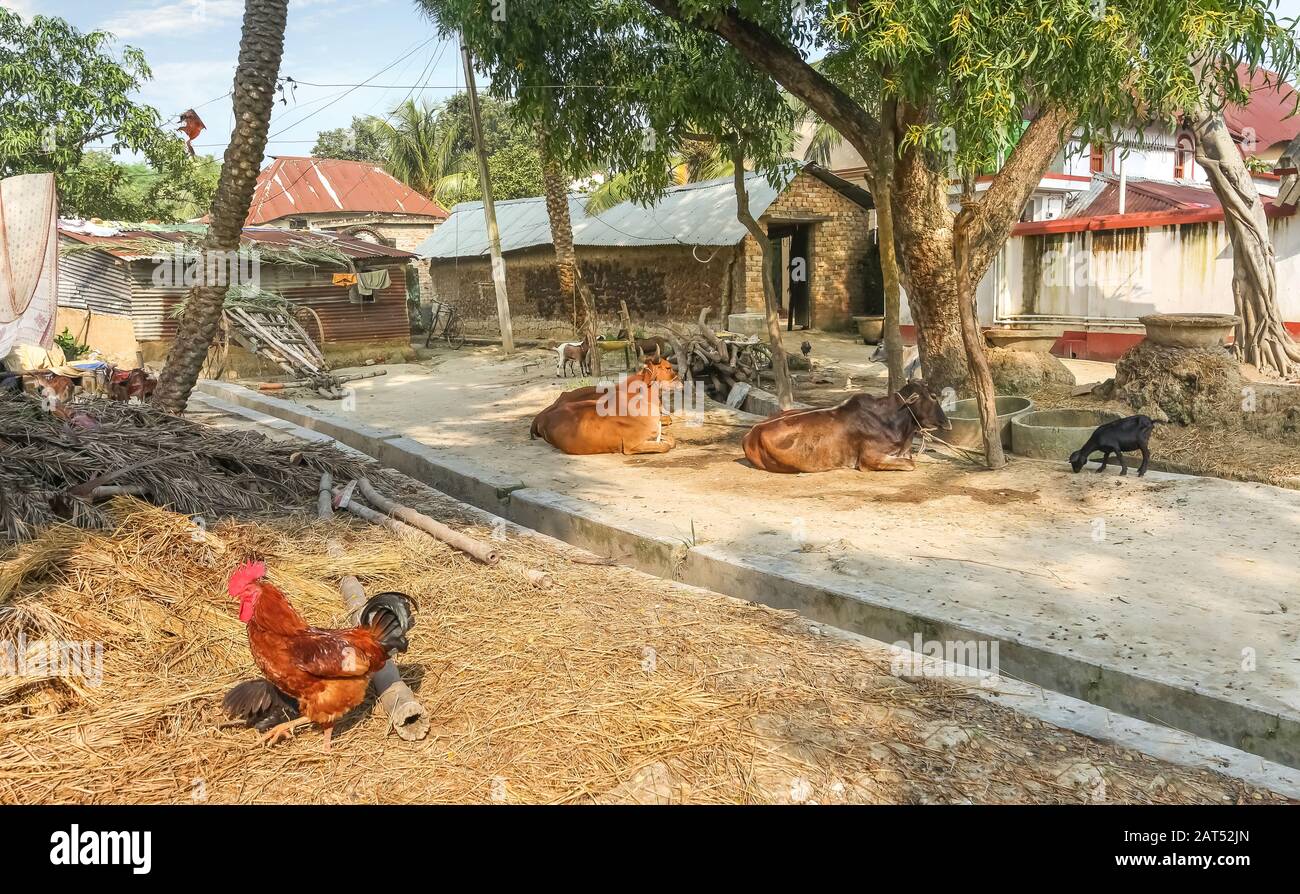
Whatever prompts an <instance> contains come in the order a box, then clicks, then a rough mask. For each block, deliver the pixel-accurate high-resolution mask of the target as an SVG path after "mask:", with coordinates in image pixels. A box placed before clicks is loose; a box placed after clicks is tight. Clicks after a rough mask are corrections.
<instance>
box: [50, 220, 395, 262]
mask: <svg viewBox="0 0 1300 894" xmlns="http://www.w3.org/2000/svg"><path fill="white" fill-rule="evenodd" d="M198 232H201V230H200V231H198ZM59 235H60V236H64V237H66V238H68V239H75V240H76V241H78V242H82V243H85V244H86V245H94V246H96V247H98V248H101V249H103V250H104V251H106V252H108V253H109V254H111V255H114V256H116V257H119V258H139V257H147V255H142V254H141V253H140V247H139V242H138V240H145V239H147V240H152V241H158V242H175V243H181V242H184V241H185V240H186V238H187V237H192V236H194V235H196V230H195V228H194V227H193V226H187V227H185V228H183V229H176V230H165V229H157V228H149V229H135V228H132V229H121V230H118V232H117V233H116V235H113V236H92V235H88V234H86V233H76V232H71V231H69V230H67V229H65V228H64V227H59ZM243 238H244V240H245V241H246V242H249V243H252V244H254V245H258V244H260V245H287V246H293V245H311V244H313V243H315V244H320V243H328V244H329V245H331V246H333V247H334V248H337V249H339V250H340V251H341V252H343V253H344V254H345V255H347V256H348V257H350V258H353V259H355V260H359V261H360V260H367V259H370V258H396V259H399V260H407V259H410V258H414V257H415V255H413V254H411V252H409V251H402V250H401V249H400V248H391V247H390V246H387V245H380V244H379V243H376V242H369V241H367V240H365V239H358V238H357V237H355V236H345V235H343V234H340V233H326V232H321V231H318V230H286V229H282V228H280V227H244V237H243Z"/></svg>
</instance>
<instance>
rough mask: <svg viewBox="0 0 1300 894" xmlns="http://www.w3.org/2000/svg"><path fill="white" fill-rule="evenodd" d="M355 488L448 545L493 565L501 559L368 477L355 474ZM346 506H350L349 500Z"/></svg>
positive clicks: (385, 510)
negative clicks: (391, 495) (388, 494)
mask: <svg viewBox="0 0 1300 894" xmlns="http://www.w3.org/2000/svg"><path fill="white" fill-rule="evenodd" d="M357 489H358V490H360V491H361V495H362V496H363V497H365V498H366V502H368V503H369V504H370V505H372V506H374V507H375V508H376V509H379V510H380V511H381V512H383V513H384V514H386V515H389V516H391V517H392V518H395V519H397V520H398V521H402V522H405V523H406V524H407V525H410V526H411V527H413V528H418V529H419V530H421V531H424V532H425V533H426V534H431V535H433V536H434V537H436V538H437V539H438V540H441V541H442V542H443V543H445V544H447V545H448V546H450V547H453V548H454V549H458V550H460V551H461V552H463V553H464V554H465V555H467V556H470V557H471V558H473V559H476V560H478V561H479V562H482V563H483V564H484V565H495V564H496V563H497V562H499V561H500V560H501V556H500V555H499V554H498V553H497V551H496V550H494V549H493V548H492V547H490V546H488V545H487V544H484V543H480V542H479V541H477V540H475V539H474V538H473V537H467V536H465V535H464V534H462V533H460V532H459V531H455V530H453V529H451V528H449V527H447V526H446V525H444V524H443V523H442V522H439V521H434V520H433V519H432V518H430V517H429V516H427V515H425V514H424V513H423V512H416V511H415V510H414V509H411V508H410V507H407V506H403V505H402V504H400V503H397V502H395V501H393V500H390V499H388V497H385V496H384V495H383V494H381V493H380V492H379V491H377V490H375V488H374V486H373V485H372V484H371V483H370V481H369V479H366V478H358V479H357ZM348 508H349V509H351V508H352V507H351V505H350V504H349V506H348Z"/></svg>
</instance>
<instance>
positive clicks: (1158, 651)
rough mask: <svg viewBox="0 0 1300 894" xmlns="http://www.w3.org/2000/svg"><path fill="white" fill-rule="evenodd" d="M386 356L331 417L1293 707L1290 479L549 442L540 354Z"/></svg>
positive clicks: (728, 443)
mask: <svg viewBox="0 0 1300 894" xmlns="http://www.w3.org/2000/svg"><path fill="white" fill-rule="evenodd" d="M388 370H389V372H388V375H387V376H385V377H381V378H375V379H369V380H365V381H362V382H358V383H356V386H355V387H356V395H357V396H356V400H355V409H354V410H353V411H352V412H355V413H356V414H357V415H358V416H359V417H360V418H361V419H363V420H364V421H366V422H371V423H375V424H379V425H383V426H386V427H389V428H392V429H395V430H398V431H402V432H404V433H405V434H407V435H408V436H410V437H412V438H415V439H416V440H419V441H421V442H424V443H426V444H429V445H430V446H433V447H438V448H445V449H448V450H450V451H452V452H454V453H456V454H459V455H462V456H464V457H465V458H467V459H469V460H471V461H474V462H478V463H481V464H483V465H485V466H488V467H491V468H494V469H498V470H501V471H504V472H507V473H511V474H514V475H516V476H518V477H519V478H520V479H521V480H522V481H524V482H525V483H526V484H527V485H528V486H531V487H539V488H546V489H551V490H555V491H559V492H562V493H566V494H569V495H572V496H576V497H580V498H582V499H584V500H588V501H590V502H593V503H597V504H600V505H602V506H603V507H604V508H605V509H606V510H607V511H609V512H611V513H614V514H616V515H620V516H622V517H624V518H626V519H627V520H628V521H629V522H633V523H636V524H639V525H643V526H644V525H649V526H652V527H654V528H657V529H658V530H660V531H661V532H663V533H664V534H665V535H666V536H670V537H674V538H677V539H681V540H683V541H684V542H688V543H695V544H706V543H708V544H725V545H727V546H729V547H730V548H732V549H733V550H736V551H738V552H740V553H743V554H747V555H752V556H754V557H756V558H759V559H763V560H771V559H772V558H774V557H775V558H779V559H780V560H782V561H783V562H785V563H787V567H790V568H793V569H794V570H796V571H799V572H804V571H806V572H810V573H814V574H816V575H818V576H819V579H821V580H823V581H825V582H826V584H827V585H829V586H833V587H836V588H840V589H845V590H848V591H850V592H864V593H872V592H879V591H880V590H882V589H884V588H893V589H895V590H901V591H904V592H907V593H912V594H924V595H925V596H926V597H927V598H929V599H932V600H933V602H934V604H935V605H936V606H937V607H938V609H940V610H942V611H943V612H945V613H947V614H949V615H950V616H952V617H953V618H954V619H957V620H960V621H962V622H966V623H970V624H975V625H984V626H985V627H988V626H990V625H992V626H994V627H995V628H997V629H1004V630H1008V631H1010V632H1012V633H1013V634H1020V635H1023V636H1024V637H1025V638H1026V639H1027V640H1029V641H1031V642H1034V643H1038V644H1041V645H1044V646H1048V647H1056V648H1059V649H1061V650H1068V651H1070V652H1073V653H1075V654H1077V655H1080V656H1082V657H1085V658H1091V659H1096V660H1098V661H1105V662H1109V663H1114V662H1119V663H1121V665H1122V666H1125V667H1129V668H1131V669H1133V670H1135V671H1138V672H1140V673H1146V674H1150V675H1151V676H1154V677H1156V678H1160V679H1168V680H1177V681H1182V682H1184V683H1187V684H1191V685H1197V686H1201V687H1204V688H1205V689H1207V690H1209V691H1211V692H1214V693H1217V694H1220V695H1224V696H1229V697H1238V698H1249V699H1251V700H1252V701H1254V703H1256V704H1259V705H1262V706H1265V707H1267V708H1269V709H1274V710H1282V711H1290V712H1295V711H1298V710H1300V645H1297V637H1298V635H1300V623H1298V622H1297V617H1298V616H1297V612H1296V606H1295V598H1296V597H1295V594H1296V593H1297V592H1300V563H1297V561H1296V554H1297V551H1298V549H1300V493H1297V492H1294V491H1288V490H1283V489H1280V488H1274V487H1270V486H1267V485H1259V484H1247V483H1238V482H1229V481H1223V480H1217V479H1199V478H1183V477H1177V476H1166V475H1161V474H1159V473H1154V472H1153V473H1150V474H1148V476H1147V477H1146V478H1145V479H1138V478H1136V477H1135V476H1133V475H1129V476H1128V477H1125V478H1120V477H1118V476H1117V475H1114V474H1106V475H1097V474H1093V473H1091V472H1088V473H1084V474H1080V475H1071V474H1069V472H1068V468H1067V467H1065V466H1064V465H1053V464H1047V463H1040V462H1035V461H1031V460H1012V462H1011V463H1010V465H1008V466H1007V467H1006V468H1005V469H1003V470H1001V471H999V472H995V473H994V472H988V471H984V470H980V469H977V468H975V467H972V466H970V465H967V464H964V463H961V462H958V461H954V460H948V459H944V458H937V457H934V458H932V457H926V458H924V460H923V461H922V462H921V463H920V465H919V468H918V469H917V471H915V472H912V473H897V472H895V473H857V472H850V471H843V472H830V473H823V474H817V475H797V476H782V475H773V474H768V473H764V472H760V471H758V470H755V469H753V468H751V467H750V466H749V465H748V464H747V463H746V462H745V461H744V459H743V455H742V452H741V450H740V446H739V441H740V438H741V437H742V435H743V433H744V429H743V428H738V427H735V426H734V425H733V426H728V425H725V424H717V423H716V421H714V420H718V419H722V418H725V417H723V416H721V414H716V413H715V414H711V415H710V420H711V421H709V422H706V423H705V424H703V425H700V426H698V427H691V426H689V425H685V424H678V425H677V426H675V430H676V435H677V438H678V446H677V447H676V448H675V449H674V450H673V451H672V452H671V453H668V454H666V455H662V456H642V457H622V456H594V457H568V456H565V455H563V454H560V453H559V452H557V451H555V450H554V449H552V448H551V447H550V446H549V445H547V444H545V443H544V442H541V441H530V440H529V438H528V420H529V419H530V417H531V415H532V414H533V413H534V412H536V411H537V410H538V409H540V408H542V407H543V406H545V405H546V404H547V403H549V401H550V400H551V399H552V398H553V397H554V396H555V394H556V393H557V392H558V391H559V390H561V388H562V387H573V386H574V385H576V384H580V382H579V381H577V380H574V379H568V380H560V379H558V378H556V377H555V375H554V372H555V370H554V363H553V361H552V359H551V357H550V355H548V354H546V353H544V352H541V351H532V352H524V353H522V354H519V355H517V356H516V357H515V358H513V359H511V360H508V361H503V360H502V359H501V358H500V356H499V355H498V354H497V353H496V350H495V349H490V348H481V349H470V348H466V349H464V350H463V351H461V352H457V353H452V352H447V353H445V354H440V355H439V356H438V357H436V358H435V359H434V360H433V361H431V362H430V363H429V364H427V365H401V366H391V367H388ZM304 402H305V403H308V404H310V405H312V406H315V407H317V408H319V409H323V410H327V411H331V412H340V410H341V409H342V407H341V406H339V405H334V406H331V405H330V403H329V402H327V401H321V400H311V399H306V398H304ZM885 592H888V591H887V590H886V591H885ZM1146 719H1152V720H1157V721H1158V720H1159V718H1158V717H1156V718H1146Z"/></svg>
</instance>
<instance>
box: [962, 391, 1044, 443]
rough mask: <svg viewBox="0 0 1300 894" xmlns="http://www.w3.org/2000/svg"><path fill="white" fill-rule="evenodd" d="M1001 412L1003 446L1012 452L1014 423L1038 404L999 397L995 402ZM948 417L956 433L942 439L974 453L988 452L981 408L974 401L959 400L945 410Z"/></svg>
mask: <svg viewBox="0 0 1300 894" xmlns="http://www.w3.org/2000/svg"><path fill="white" fill-rule="evenodd" d="M995 404H996V406H997V411H998V430H999V431H1000V432H1001V433H1002V446H1003V447H1005V448H1007V449H1008V450H1009V449H1011V420H1013V419H1015V418H1018V417H1020V416H1023V415H1025V414H1026V413H1028V412H1030V411H1031V410H1033V409H1034V402H1033V401H1032V400H1030V399H1029V398H1027V397H1011V396H1006V395H1004V396H1002V397H998V398H997V399H996V401H995ZM943 412H944V415H945V416H947V417H948V421H949V422H951V423H952V431H947V432H943V433H942V434H941V435H940V437H941V438H943V439H944V440H945V441H947V442H948V443H949V444H956V445H957V446H958V447H969V448H971V449H972V450H983V449H984V433H983V431H982V430H981V428H980V411H979V405H978V404H977V403H976V402H975V399H974V398H967V399H966V400H959V401H957V403H955V404H953V408H952V409H951V410H944V411H943Z"/></svg>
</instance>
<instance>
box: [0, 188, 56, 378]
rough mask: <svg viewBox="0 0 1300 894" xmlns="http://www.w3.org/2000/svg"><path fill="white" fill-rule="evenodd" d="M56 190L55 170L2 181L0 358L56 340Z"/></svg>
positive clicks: (0, 189)
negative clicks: (21, 347) (20, 348)
mask: <svg viewBox="0 0 1300 894" xmlns="http://www.w3.org/2000/svg"><path fill="white" fill-rule="evenodd" d="M57 215H58V194H57V192H56V190H55V186H54V175H53V174H23V175H21V176H18V177H9V178H6V179H5V180H2V181H0V357H2V356H4V355H6V354H8V353H9V351H10V349H11V348H12V347H13V346H14V345H15V344H19V343H24V344H31V345H37V346H39V347H48V346H49V345H51V344H52V343H53V341H54V316H55V306H56V304H57V299H58V276H59V229H58V216H57Z"/></svg>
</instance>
